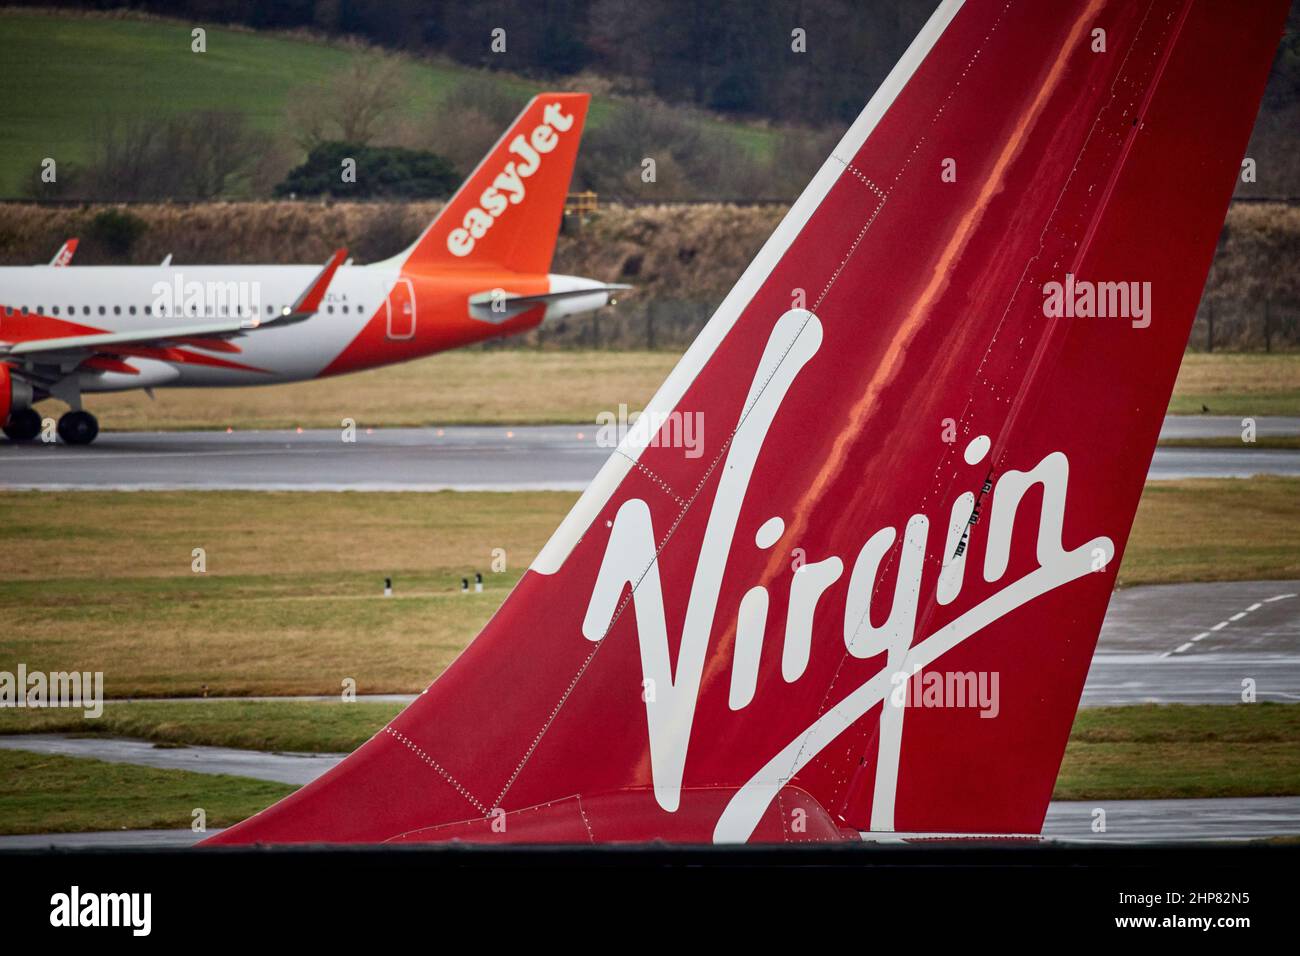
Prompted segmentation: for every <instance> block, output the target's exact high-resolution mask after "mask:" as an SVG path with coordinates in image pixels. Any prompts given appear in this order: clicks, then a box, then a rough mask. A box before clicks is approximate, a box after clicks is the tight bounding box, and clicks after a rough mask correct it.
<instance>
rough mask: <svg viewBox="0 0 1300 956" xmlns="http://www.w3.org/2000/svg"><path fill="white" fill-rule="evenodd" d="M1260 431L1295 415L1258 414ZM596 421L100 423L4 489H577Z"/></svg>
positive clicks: (5, 448)
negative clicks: (130, 428)
mask: <svg viewBox="0 0 1300 956" xmlns="http://www.w3.org/2000/svg"><path fill="white" fill-rule="evenodd" d="M1256 422H1257V429H1258V434H1259V435H1272V434H1296V433H1300V419H1295V418H1278V419H1273V418H1261V419H1257V420H1256ZM1165 428H1166V431H1167V432H1168V433H1169V434H1168V435H1167V436H1166V437H1183V438H1187V437H1191V438H1213V437H1234V436H1235V437H1238V438H1239V437H1240V434H1241V420H1240V419H1237V418H1223V417H1209V416H1207V417H1195V418H1178V419H1173V418H1170V419H1166V425H1165ZM597 434H598V429H597V426H595V425H594V424H593V425H590V426H583V425H527V426H458V427H447V428H381V429H374V430H371V431H367V430H365V429H361V430H358V431H357V433H356V436H355V438H356V440H355V441H354V442H345V441H343V433H342V431H341V430H340V431H335V430H307V431H303V432H301V433H299V432H296V431H235V432H229V433H227V432H106V433H104V434H102V435H100V437H99V438H98V439H97V440H96V441H95V443H94V444H92V445H89V446H83V447H72V446H68V445H63V444H59V443H51V444H44V443H41V442H35V443H32V444H27V445H15V444H12V443H10V442H0V487H2V488H8V489H45V490H51V491H56V490H67V489H101V490H158V491H162V490H169V491H170V490H184V489H206V490H239V491H245V490H247V491H290V490H309V491H347V490H351V491H447V490H452V491H524V490H551V491H581V490H582V489H583V488H585V487H586V486H587V483H588V482H589V481H590V480H591V478H592V477H593V476H594V475H595V474H596V472H597V471H598V470H599V469H600V466H601V465H602V464H604V462H605V459H606V458H608V457H609V455H610V453H611V451H612V449H611V448H609V447H602V446H601V445H600V444H598V440H597ZM1255 474H1275V475H1300V450H1278V449H1264V448H1254V447H1251V446H1250V445H1243V446H1242V447H1240V448H1235V447H1234V448H1160V449H1158V450H1157V451H1156V457H1155V461H1154V462H1153V464H1152V467H1151V471H1150V475H1149V477H1150V478H1151V479H1153V480H1171V479H1179V478H1211V477H1249V476H1251V475H1255Z"/></svg>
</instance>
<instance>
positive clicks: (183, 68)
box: [0, 9, 820, 198]
mask: <svg viewBox="0 0 1300 956" xmlns="http://www.w3.org/2000/svg"><path fill="white" fill-rule="evenodd" d="M190 29H191V26H190V25H189V24H182V23H179V22H173V21H168V20H162V19H141V18H137V17H105V16H89V15H84V16H83V15H55V14H49V13H35V12H24V11H17V10H14V9H4V10H0V62H3V63H4V64H5V102H4V105H3V107H0V140H3V142H4V143H5V149H4V150H3V151H0V197H14V196H18V195H22V194H23V192H22V188H23V186H24V184H25V183H26V182H27V181H28V180H30V179H31V178H32V177H33V176H34V174H35V171H36V170H37V168H38V166H39V164H40V162H41V160H42V159H43V158H44V157H47V156H48V157H53V158H55V159H56V160H57V161H59V162H60V163H64V162H67V163H73V164H84V163H86V162H89V161H90V160H91V159H92V154H93V153H94V150H95V143H96V137H97V136H101V135H103V131H104V130H105V129H106V128H107V127H109V126H110V125H111V124H112V123H114V122H122V121H126V120H131V119H137V120H138V119H146V120H153V119H157V118H164V117H169V116H185V115H191V114H194V113H197V112H199V111H203V110H221V111H234V112H236V113H238V114H239V115H241V116H243V117H244V118H245V119H246V120H247V122H248V124H249V126H250V127H251V128H252V129H254V130H256V131H258V132H260V133H262V134H264V137H265V143H266V145H265V147H264V148H263V149H261V150H259V153H261V154H262V155H260V156H259V163H258V165H257V168H256V169H255V171H254V174H253V178H252V179H253V181H251V182H245V183H243V184H241V188H240V189H238V190H236V191H235V192H234V193H233V195H236V196H238V195H241V194H242V195H244V196H262V195H267V194H269V188H270V186H271V185H273V184H274V182H276V181H278V179H279V178H280V177H282V176H283V174H284V173H285V171H287V170H288V168H289V167H290V166H292V165H294V164H295V163H296V162H298V161H300V160H301V158H302V155H303V150H302V149H301V148H300V147H299V146H298V145H296V144H295V142H294V140H293V136H292V130H291V129H290V128H289V125H290V124H289V123H288V122H287V110H288V108H289V106H290V103H291V101H293V100H294V99H301V98H302V97H303V96H309V95H311V94H312V93H313V91H314V90H313V88H314V87H319V86H320V85H321V84H325V83H326V82H328V81H329V79H330V78H331V77H335V76H339V75H342V74H343V72H344V71H346V70H348V69H349V68H350V67H352V66H353V65H354V64H357V63H360V64H361V65H362V67H363V68H367V69H375V70H379V69H384V68H387V69H389V70H391V71H392V73H393V75H394V76H395V77H396V79H397V82H398V83H399V84H400V91H401V95H400V97H398V101H397V105H396V106H395V108H394V109H393V110H392V112H391V114H390V115H387V116H386V117H385V119H384V123H383V126H382V128H381V130H380V134H379V136H378V137H377V141H378V142H380V143H383V144H386V145H387V144H395V145H409V146H415V147H421V148H431V149H434V150H435V151H437V152H442V153H444V154H449V155H450V157H451V158H452V159H453V161H455V162H456V163H457V164H458V166H459V167H460V169H461V171H462V172H467V171H468V168H469V167H470V165H471V164H472V163H474V162H475V161H477V159H478V158H479V157H480V156H481V155H482V153H483V152H484V151H485V150H486V148H487V147H488V146H490V145H491V143H492V142H493V141H494V140H495V138H496V137H497V136H498V135H499V134H500V132H501V127H502V126H503V125H504V124H505V122H507V121H508V119H509V118H510V117H511V116H513V115H514V113H515V112H517V110H518V109H519V108H520V107H521V106H522V105H523V104H524V103H525V102H526V101H527V99H528V98H529V97H530V96H532V95H533V94H535V93H537V92H540V91H542V90H544V89H548V88H551V89H553V88H555V87H556V83H555V82H554V81H551V82H548V81H545V80H527V79H524V78H521V77H518V76H513V75H511V74H509V73H503V72H501V71H491V72H489V71H485V70H479V69H474V68H471V67H468V66H462V65H458V64H454V63H452V62H450V61H442V62H440V61H437V60H434V59H429V58H414V57H409V56H404V55H399V54H393V53H388V52H384V51H382V50H380V49H378V48H374V47H365V46H361V45H359V44H354V43H353V44H349V43H346V42H324V41H322V40H320V39H314V38H307V37H293V36H288V35H281V34H272V33H258V32H254V31H251V30H247V29H241V28H218V27H211V26H210V27H207V38H206V39H207V51H206V52H204V53H194V52H191V49H190V42H191V40H190ZM588 79H590V78H588ZM569 82H570V84H571V85H574V86H576V87H578V88H582V89H588V88H590V84H589V83H588V82H582V81H579V80H573V81H569ZM561 85H562V84H561ZM452 99H458V100H462V101H466V100H468V101H469V102H468V103H465V102H458V103H455V107H456V111H455V112H456V113H459V114H462V115H450V114H451V113H452V111H450V110H448V109H447V106H448V105H450V101H451V100H452ZM467 105H468V106H469V107H472V108H474V109H476V110H478V111H479V113H480V114H487V115H480V116H477V117H469V118H468V119H467V118H466V116H465V115H463V114H464V113H465V112H466V110H465V107H466V106H467ZM650 106H651V108H652V112H653V113H654V114H655V115H656V116H658V117H659V118H660V120H661V121H662V122H660V124H659V125H660V126H662V125H663V122H667V124H668V125H669V127H671V130H670V131H671V132H673V133H674V134H675V135H677V136H679V137H685V138H686V139H690V140H691V141H692V145H696V146H698V145H699V140H701V139H703V140H704V141H705V142H706V145H707V146H708V147H709V149H708V150H706V152H707V153H708V156H709V158H710V159H712V158H715V157H716V156H717V155H718V153H719V152H730V153H732V154H733V156H734V157H737V158H739V159H745V158H748V159H749V160H750V161H753V162H760V163H761V162H767V161H770V160H771V159H772V158H773V157H774V156H775V155H776V153H777V152H778V148H779V145H780V141H781V139H782V137H783V136H785V135H790V134H788V133H783V132H782V131H779V130H777V129H775V128H771V127H767V126H762V125H752V124H744V123H740V122H727V121H723V120H721V119H719V118H717V117H715V116H711V115H709V114H705V113H701V112H698V111H694V110H690V109H688V108H684V107H682V108H670V107H666V106H663V105H662V104H650ZM645 109H646V104H645V103H642V102H637V101H632V100H628V99H623V98H619V97H614V96H607V95H600V94H599V93H597V95H596V96H595V99H594V102H593V104H592V109H591V113H590V116H589V119H588V141H589V143H590V141H591V140H592V139H593V134H594V135H595V137H596V139H597V142H598V138H599V135H600V131H601V130H602V129H603V128H605V127H607V126H610V125H614V126H617V127H618V128H619V134H620V135H623V131H624V130H627V129H634V128H636V127H638V126H639V125H644V120H645V115H644V111H645ZM662 138H663V137H662V136H661V139H662ZM683 141H685V140H683ZM584 152H589V150H587V149H586V148H585V147H584ZM819 158H820V157H819ZM680 166H681V163H680V162H678V163H673V162H668V163H661V166H660V169H661V175H660V181H659V183H658V186H659V187H660V188H661V189H662V194H663V195H664V196H666V197H668V196H671V197H673V198H682V197H688V196H692V195H695V193H694V192H693V190H692V184H691V182H690V181H689V177H688V175H687V174H696V175H697V178H698V174H699V172H700V171H699V170H694V169H682V168H679V167H680ZM595 172H596V171H595V170H593V169H591V168H584V167H582V166H580V168H579V171H578V178H579V185H581V184H582V178H583V177H584V175H585V176H588V178H591V177H592V176H593V175H594V173H595ZM628 172H633V171H632V170H628Z"/></svg>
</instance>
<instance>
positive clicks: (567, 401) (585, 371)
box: [42, 349, 1300, 447]
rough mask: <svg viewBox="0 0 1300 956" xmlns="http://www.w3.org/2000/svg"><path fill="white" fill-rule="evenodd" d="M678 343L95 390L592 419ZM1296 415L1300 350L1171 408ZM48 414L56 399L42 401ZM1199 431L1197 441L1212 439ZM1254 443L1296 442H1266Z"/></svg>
mask: <svg viewBox="0 0 1300 956" xmlns="http://www.w3.org/2000/svg"><path fill="white" fill-rule="evenodd" d="M677 359H678V356H677V354H676V353H672V352H612V351H611V352H604V351H585V352H584V351H555V352H535V351H524V350H515V349H502V350H493V351H459V352H448V353H445V354H443V355H435V356H432V357H430V358H426V359H420V360H419V361H415V362H408V363H407V364H405V365H395V366H391V367H389V368H382V369H374V370H372V371H369V372H361V373H359V374H357V375H350V376H348V377H346V378H335V379H325V380H323V381H316V382H301V383H298V384H295V385H277V386H271V387H268V388H231V389H192V388H191V389H161V390H159V391H158V393H157V394H158V398H157V400H156V401H151V400H150V399H149V398H148V397H147V396H146V395H144V394H143V393H142V392H124V393H120V394H116V395H96V396H92V397H91V398H90V400H89V402H90V406H91V407H92V409H93V410H94V412H95V414H96V415H98V416H99V418H100V421H101V424H102V426H103V427H104V428H105V429H106V430H108V431H138V430H148V431H153V430H159V431H166V430H172V429H187V430H188V429H225V428H227V427H233V428H236V429H240V428H293V427H295V426H300V427H303V428H338V427H339V423H340V422H341V421H342V420H343V419H344V418H352V419H353V420H355V421H356V422H357V423H358V424H360V425H379V426H382V425H390V426H397V425H452V424H521V425H522V424H542V423H572V424H591V423H593V422H595V419H596V414H597V412H599V411H602V410H606V409H610V410H616V409H617V408H618V406H619V403H620V402H625V403H626V404H627V405H628V407H629V408H631V409H640V408H643V407H644V406H645V403H646V402H647V401H648V400H649V399H650V397H651V396H652V395H653V394H654V392H655V390H656V389H657V388H658V387H659V385H660V384H661V383H662V382H663V380H664V378H666V377H667V375H668V373H669V372H670V371H671V370H672V368H673V366H674V365H676V364H677ZM1202 405H1206V406H1208V407H1209V408H1210V411H1211V412H1213V413H1215V414H1222V415H1243V416H1244V415H1300V355H1222V354H1215V355H1204V354H1197V353H1189V354H1188V355H1187V356H1185V357H1184V360H1183V367H1182V371H1181V373H1180V374H1179V377H1178V384H1177V386H1176V387H1175V390H1174V397H1173V400H1172V401H1171V402H1170V404H1169V410H1170V412H1172V413H1175V414H1199V413H1200V411H1201V406H1202ZM42 408H43V409H49V410H50V411H47V412H46V414H53V413H54V411H55V410H56V404H54V403H52V404H47V405H45V406H42ZM1212 443H1213V442H1208V443H1206V442H1202V443H1200V444H1212ZM1258 447H1290V446H1289V445H1285V444H1282V445H1278V444H1277V443H1274V444H1273V445H1268V444H1265V440H1264V439H1261V440H1260V442H1259V444H1258Z"/></svg>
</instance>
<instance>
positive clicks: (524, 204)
mask: <svg viewBox="0 0 1300 956" xmlns="http://www.w3.org/2000/svg"><path fill="white" fill-rule="evenodd" d="M590 102H591V96H590V95H589V94H586V93H542V94H540V95H538V96H535V97H533V99H532V100H531V101H530V102H529V103H528V105H527V106H526V107H524V110H523V112H522V113H520V114H519V116H518V117H517V118H516V119H515V121H514V123H512V124H511V125H510V128H509V129H508V130H507V131H506V133H505V135H504V136H502V137H501V138H500V139H499V140H497V143H496V145H495V146H493V147H492V149H491V151H489V152H488V154H487V156H486V157H485V158H484V159H483V161H482V162H481V163H479V164H478V167H477V168H476V169H475V170H474V172H472V173H470V175H469V178H468V179H466V180H465V182H464V184H463V185H462V186H461V187H460V189H459V190H457V192H456V195H454V196H453V197H452V198H451V200H450V201H449V202H448V203H447V205H446V206H444V207H443V209H442V212H440V213H439V214H438V216H437V218H436V219H434V220H433V222H432V223H431V224H430V225H429V228H428V229H426V230H424V234H423V235H421V236H420V238H419V239H418V240H417V241H416V243H415V245H413V246H411V248H410V249H408V250H407V251H406V252H405V253H403V258H404V263H403V270H404V271H415V272H422V271H426V270H429V269H434V268H438V269H446V268H465V269H481V268H490V269H502V268H504V269H506V270H508V271H511V272H524V273H546V272H548V271H549V270H550V266H551V256H552V255H553V254H554V252H555V239H556V236H557V235H558V234H559V229H560V219H561V217H562V216H563V215H564V199H565V196H566V195H567V194H568V191H569V180H570V179H572V178H573V164H574V162H575V160H576V159H577V157H578V142H579V140H581V139H582V126H583V123H584V121H585V120H586V118H587V106H588V104H589V103H590Z"/></svg>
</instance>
